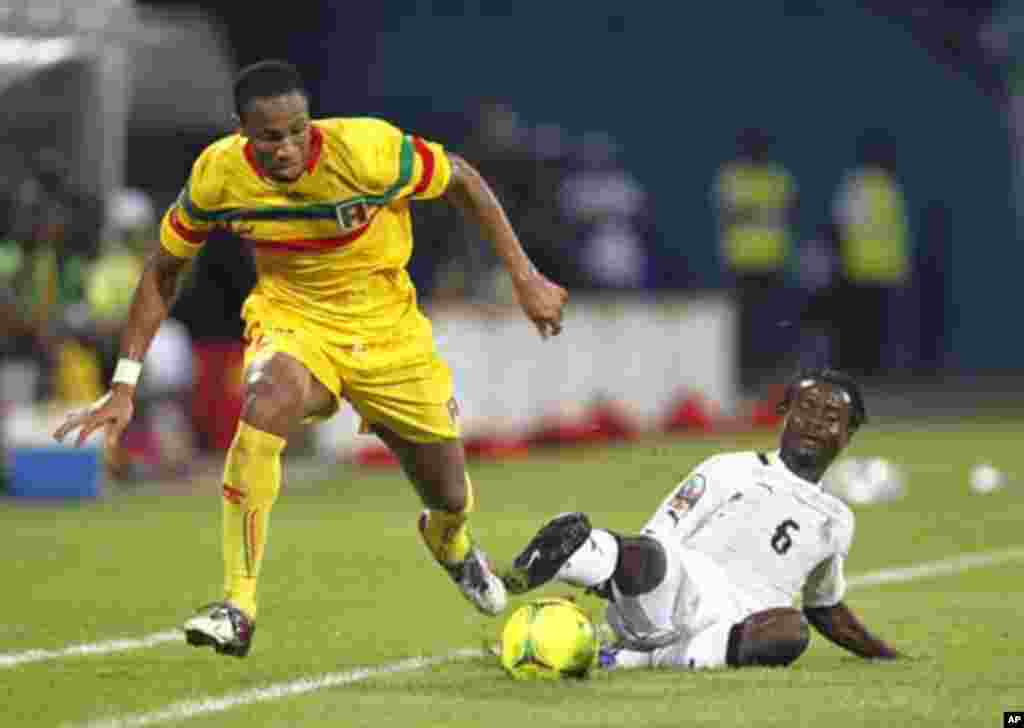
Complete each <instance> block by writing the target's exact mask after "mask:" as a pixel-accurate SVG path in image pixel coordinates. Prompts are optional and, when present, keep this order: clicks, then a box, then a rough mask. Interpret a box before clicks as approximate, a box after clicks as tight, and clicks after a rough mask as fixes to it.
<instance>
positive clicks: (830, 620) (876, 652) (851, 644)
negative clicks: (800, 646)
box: [804, 602, 904, 660]
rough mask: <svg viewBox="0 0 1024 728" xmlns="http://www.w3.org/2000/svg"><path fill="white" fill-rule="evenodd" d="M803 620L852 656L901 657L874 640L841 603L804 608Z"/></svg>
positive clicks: (872, 657)
mask: <svg viewBox="0 0 1024 728" xmlns="http://www.w3.org/2000/svg"><path fill="white" fill-rule="evenodd" d="M804 616H805V617H807V621H808V622H810V623H811V625H813V626H814V628H815V629H816V630H818V631H819V632H821V634H823V635H825V637H827V638H828V639H829V640H831V641H832V642H834V643H835V644H837V645H839V646H840V647H842V648H843V649H845V650H849V651H850V652H852V653H853V654H855V655H860V656H861V657H865V658H869V659H881V660H893V659H897V658H900V657H904V655H903V654H902V653H900V652H897V651H896V650H894V649H893V648H892V647H890V646H889V645H887V644H886V643H885V642H884V641H882V640H880V639H878V638H877V637H875V636H873V635H872V634H871V633H870V632H868V630H867V628H866V627H864V625H863V624H861V622H860V620H859V619H857V617H856V616H855V615H854V614H853V612H851V611H850V608H849V607H847V606H846V605H845V604H843V603H842V602H839V603H838V604H836V605H835V606H831V607H804Z"/></svg>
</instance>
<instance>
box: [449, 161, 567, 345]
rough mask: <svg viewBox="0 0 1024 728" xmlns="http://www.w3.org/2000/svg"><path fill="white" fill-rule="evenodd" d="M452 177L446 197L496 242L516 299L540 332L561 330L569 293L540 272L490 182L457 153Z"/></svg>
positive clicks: (453, 163) (544, 333)
mask: <svg viewBox="0 0 1024 728" xmlns="http://www.w3.org/2000/svg"><path fill="white" fill-rule="evenodd" d="M448 158H449V160H450V161H451V165H452V178H451V182H450V183H449V185H448V189H447V190H446V191H445V199H447V200H448V201H449V202H450V203H451V204H452V205H454V206H455V207H456V208H458V209H459V211H460V212H461V213H462V214H463V215H464V216H465V217H466V218H468V219H469V220H472V221H473V222H475V223H476V224H477V226H479V228H480V230H481V232H482V233H483V235H484V236H485V237H486V238H488V239H489V240H490V241H491V242H492V243H493V245H494V249H495V251H496V252H497V253H498V257H500V258H501V261H502V263H504V265H505V270H507V271H508V272H509V274H510V275H511V276H512V283H513V286H514V287H515V292H516V298H517V299H518V301H519V305H520V306H521V307H522V309H523V311H524V312H525V313H526V315H527V317H528V318H529V319H530V320H531V321H533V323H534V325H536V327H537V330H538V331H539V332H540V335H541V336H542V337H544V338H545V339H546V338H547V337H548V336H557V335H558V334H560V333H561V332H562V309H563V308H564V306H565V302H566V301H567V300H568V299H569V294H568V292H567V291H566V290H565V289H564V288H562V287H561V286H559V285H558V284H556V283H552V282H551V281H550V280H548V279H547V278H546V277H545V276H544V275H543V274H541V273H540V271H538V270H537V269H536V268H535V267H534V265H533V263H532V262H530V259H529V257H527V255H526V252H525V251H524V250H523V247H522V245H520V243H519V238H518V237H517V236H516V233H515V231H514V230H513V229H512V225H511V224H510V223H509V221H508V216H507V215H506V214H505V210H504V209H503V208H502V206H501V203H500V202H499V201H498V198H497V197H496V196H495V194H494V192H493V190H491V187H490V185H488V184H487V181H486V180H484V178H483V177H482V176H481V175H480V173H479V172H477V170H476V169H474V168H473V166H472V165H471V164H470V163H469V162H467V161H466V160H465V159H463V158H462V157H460V156H458V155H456V154H449V155H448Z"/></svg>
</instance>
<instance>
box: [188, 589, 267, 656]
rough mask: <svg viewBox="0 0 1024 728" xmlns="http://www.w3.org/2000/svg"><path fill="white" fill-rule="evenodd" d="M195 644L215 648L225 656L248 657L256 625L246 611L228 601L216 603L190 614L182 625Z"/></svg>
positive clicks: (189, 640) (190, 641) (190, 642)
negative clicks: (246, 614)
mask: <svg viewBox="0 0 1024 728" xmlns="http://www.w3.org/2000/svg"><path fill="white" fill-rule="evenodd" d="M183 629H184V630H185V640H186V641H187V642H188V643H189V644H190V645H192V646H193V647H213V649H214V650H216V651H217V652H218V653H220V654H222V655H231V656H232V657H245V656H246V655H247V654H249V648H250V647H252V635H253V632H255V631H256V625H255V624H253V622H252V620H251V619H249V618H248V617H247V616H245V612H243V611H242V610H241V609H238V608H237V607H234V606H232V605H231V604H229V603H227V602H214V603H213V604H207V605H206V606H205V607H202V608H201V609H200V610H199V611H198V612H196V613H195V615H193V616H192V617H190V618H189V619H188V620H187V621H186V622H185V626H184V628H183Z"/></svg>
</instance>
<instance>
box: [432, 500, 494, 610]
mask: <svg viewBox="0 0 1024 728" xmlns="http://www.w3.org/2000/svg"><path fill="white" fill-rule="evenodd" d="M429 517H430V512H429V511H423V513H422V514H421V515H420V518H419V529H420V533H421V534H422V533H423V529H424V528H426V525H427V519H428V518H429ZM427 550H428V551H429V550H430V548H429V547H428V548H427ZM437 563H439V564H441V566H443V567H444V569H445V571H447V572H448V575H449V576H450V577H451V578H452V581H454V582H455V585H456V586H458V587H459V591H461V592H462V594H463V596H465V597H466V599H468V600H469V601H470V602H471V603H472V604H473V606H474V607H476V608H477V609H478V610H479V611H480V612H482V613H483V614H486V615H488V616H491V617H494V616H497V615H499V614H501V613H502V612H503V611H505V605H506V604H507V603H508V597H507V595H506V594H505V585H504V584H503V583H502V582H501V579H499V578H498V577H497V576H495V574H494V572H493V571H491V567H490V565H489V564H488V563H487V556H486V554H484V552H483V551H481V550H480V549H479V548H477V547H476V546H473V547H471V548H470V550H469V553H468V554H467V555H466V558H465V559H463V560H462V561H460V562H459V563H456V564H449V563H445V562H443V561H438V562H437Z"/></svg>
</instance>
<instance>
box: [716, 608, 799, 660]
mask: <svg viewBox="0 0 1024 728" xmlns="http://www.w3.org/2000/svg"><path fill="white" fill-rule="evenodd" d="M810 641H811V633H810V629H809V628H808V626H807V620H806V619H804V616H803V615H802V614H801V613H800V611H799V610H797V609H789V608H778V609H766V610H765V611H763V612H757V613H755V614H751V615H750V616H749V617H747V618H746V619H745V620H743V621H742V622H740V623H739V624H736V625H733V627H732V629H731V630H730V631H729V644H728V647H727V649H726V662H727V663H728V664H729V665H731V666H732V667H743V666H747V665H761V666H769V667H783V666H785V665H789V664H791V663H793V662H794V661H795V660H796V659H797V658H798V657H800V655H802V654H803V653H804V651H805V650H806V649H807V645H808V644H810Z"/></svg>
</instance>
